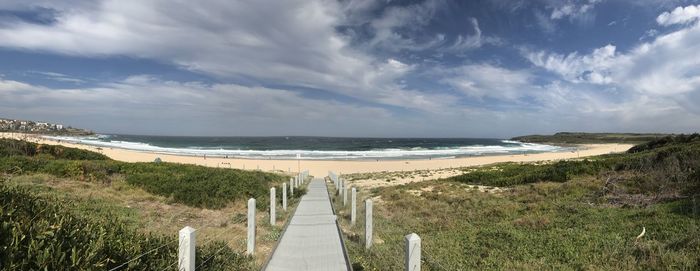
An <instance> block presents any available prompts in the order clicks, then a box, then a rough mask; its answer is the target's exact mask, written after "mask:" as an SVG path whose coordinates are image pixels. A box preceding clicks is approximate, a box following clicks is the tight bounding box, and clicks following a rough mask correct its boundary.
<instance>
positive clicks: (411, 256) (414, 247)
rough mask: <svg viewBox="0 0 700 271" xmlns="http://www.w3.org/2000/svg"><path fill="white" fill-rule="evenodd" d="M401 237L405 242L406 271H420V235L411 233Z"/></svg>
mask: <svg viewBox="0 0 700 271" xmlns="http://www.w3.org/2000/svg"><path fill="white" fill-rule="evenodd" d="M403 239H404V241H405V244H406V261H405V263H406V271H420V236H418V234H415V233H411V234H409V235H406V236H404V238H403Z"/></svg>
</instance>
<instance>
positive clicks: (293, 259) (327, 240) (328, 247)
mask: <svg viewBox="0 0 700 271" xmlns="http://www.w3.org/2000/svg"><path fill="white" fill-rule="evenodd" d="M308 189H309V191H308V193H307V194H306V195H304V196H303V197H302V198H301V202H300V203H299V206H298V207H297V210H296V212H295V213H294V217H292V220H291V222H290V224H289V226H288V227H287V230H286V231H285V233H284V235H283V236H282V239H281V240H280V243H279V245H278V246H277V249H276V250H275V251H274V253H273V254H272V258H271V259H270V262H269V263H268V264H267V268H266V269H265V270H268V271H281V270H320V271H326V270H348V264H347V262H346V259H345V253H344V250H343V244H342V242H341V239H340V235H339V233H338V228H337V227H336V224H335V215H334V214H333V210H332V209H331V202H330V198H329V197H328V192H327V190H326V184H325V182H324V181H323V180H322V179H314V180H312V181H311V182H310V183H309V187H308Z"/></svg>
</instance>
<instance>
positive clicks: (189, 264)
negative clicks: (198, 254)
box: [177, 226, 197, 271]
mask: <svg viewBox="0 0 700 271" xmlns="http://www.w3.org/2000/svg"><path fill="white" fill-rule="evenodd" d="M179 236H180V247H179V248H178V251H177V269H178V270H181V271H194V261H195V255H194V253H195V248H196V240H195V239H196V237H197V233H196V232H195V229H193V228H192V227H190V226H186V227H184V228H182V229H181V230H180V232H179Z"/></svg>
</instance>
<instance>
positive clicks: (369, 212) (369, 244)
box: [365, 199, 372, 249]
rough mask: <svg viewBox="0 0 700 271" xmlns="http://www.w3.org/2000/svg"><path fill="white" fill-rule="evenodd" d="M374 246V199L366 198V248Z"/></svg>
mask: <svg viewBox="0 0 700 271" xmlns="http://www.w3.org/2000/svg"><path fill="white" fill-rule="evenodd" d="M370 247H372V200H371V199H367V200H365V249H369V248H370Z"/></svg>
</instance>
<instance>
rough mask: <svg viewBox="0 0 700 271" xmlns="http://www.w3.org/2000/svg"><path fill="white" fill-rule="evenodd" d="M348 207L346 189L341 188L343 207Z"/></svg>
mask: <svg viewBox="0 0 700 271" xmlns="http://www.w3.org/2000/svg"><path fill="white" fill-rule="evenodd" d="M347 205H348V188H347V187H343V206H347Z"/></svg>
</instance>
